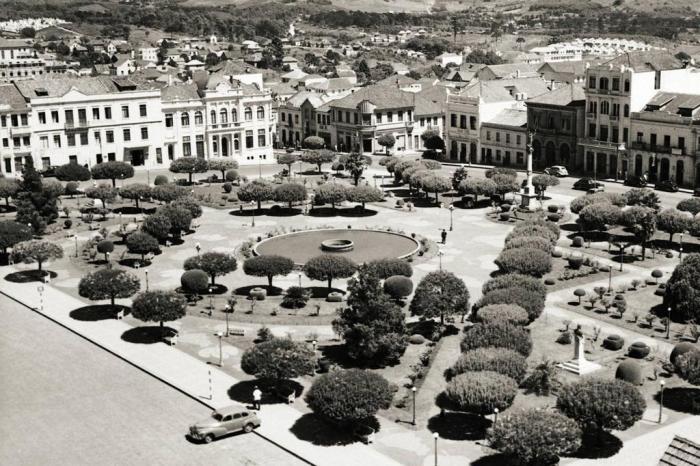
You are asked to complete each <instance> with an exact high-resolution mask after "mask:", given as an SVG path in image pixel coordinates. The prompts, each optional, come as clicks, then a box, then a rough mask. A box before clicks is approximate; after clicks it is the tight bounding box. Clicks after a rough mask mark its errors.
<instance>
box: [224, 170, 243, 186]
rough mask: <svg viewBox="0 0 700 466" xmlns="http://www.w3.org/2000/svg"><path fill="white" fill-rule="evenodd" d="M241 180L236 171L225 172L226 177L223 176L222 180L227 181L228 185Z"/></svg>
mask: <svg viewBox="0 0 700 466" xmlns="http://www.w3.org/2000/svg"><path fill="white" fill-rule="evenodd" d="M240 178H241V176H240V175H239V174H238V170H234V169H231V170H226V175H225V176H224V179H225V180H226V181H228V182H229V183H233V182H234V181H238V180H239V179H240Z"/></svg>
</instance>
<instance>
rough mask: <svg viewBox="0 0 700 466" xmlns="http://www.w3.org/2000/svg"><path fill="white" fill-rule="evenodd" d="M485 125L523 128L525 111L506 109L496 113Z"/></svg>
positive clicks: (525, 121) (525, 118) (524, 125)
mask: <svg viewBox="0 0 700 466" xmlns="http://www.w3.org/2000/svg"><path fill="white" fill-rule="evenodd" d="M487 123H492V124H495V125H502V126H515V127H519V128H520V127H522V128H524V127H526V126H527V110H524V109H518V108H507V109H505V110H501V111H500V112H498V113H497V114H496V115H495V116H494V117H493V118H491V119H490V120H488V121H487Z"/></svg>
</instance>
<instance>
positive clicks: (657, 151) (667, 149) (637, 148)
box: [625, 88, 700, 187]
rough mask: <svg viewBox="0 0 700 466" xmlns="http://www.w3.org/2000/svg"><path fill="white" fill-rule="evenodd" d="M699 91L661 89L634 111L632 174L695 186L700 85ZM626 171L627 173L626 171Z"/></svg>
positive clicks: (699, 153)
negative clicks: (682, 92) (661, 90)
mask: <svg viewBox="0 0 700 466" xmlns="http://www.w3.org/2000/svg"><path fill="white" fill-rule="evenodd" d="M696 90H697V91H698V94H680V93H675V92H658V93H657V94H656V95H654V97H652V98H651V100H649V102H647V104H646V105H645V106H644V108H643V109H642V110H641V111H639V112H632V114H631V125H632V126H631V132H632V136H631V137H632V141H631V142H630V145H629V146H630V147H629V150H628V154H629V156H628V158H627V160H628V166H627V169H628V170H629V174H634V175H637V176H642V175H647V177H648V179H649V180H650V181H665V180H673V181H675V182H676V183H678V184H679V185H681V186H685V187H695V186H697V184H698V180H699V179H700V165H698V157H699V156H700V95H699V94H700V88H696ZM625 175H626V174H625Z"/></svg>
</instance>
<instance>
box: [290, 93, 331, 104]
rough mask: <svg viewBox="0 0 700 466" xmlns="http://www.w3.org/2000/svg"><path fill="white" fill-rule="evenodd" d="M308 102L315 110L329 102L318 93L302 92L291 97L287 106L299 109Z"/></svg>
mask: <svg viewBox="0 0 700 466" xmlns="http://www.w3.org/2000/svg"><path fill="white" fill-rule="evenodd" d="M307 100H308V101H309V103H310V104H311V105H312V106H313V107H314V108H318V107H320V106H321V105H323V104H324V103H325V102H326V101H327V99H324V98H323V97H322V96H321V95H320V94H318V93H316V92H309V91H300V92H297V93H296V94H294V95H293V96H291V97H290V98H289V99H287V102H286V105H287V106H288V107H296V108H298V107H300V106H301V105H302V104H303V103H304V102H306V101H307Z"/></svg>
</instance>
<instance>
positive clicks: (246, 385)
mask: <svg viewBox="0 0 700 466" xmlns="http://www.w3.org/2000/svg"><path fill="white" fill-rule="evenodd" d="M255 387H259V388H260V391H262V398H261V400H260V404H263V405H272V404H280V403H285V402H286V400H285V399H284V398H283V397H282V396H281V395H280V393H278V390H277V389H276V388H275V387H273V386H272V385H270V384H269V383H268V382H266V381H263V380H242V381H240V382H238V383H236V384H234V385H231V386H230V387H229V389H228V391H227V393H228V397H229V398H230V399H232V400H233V401H237V402H239V403H243V404H246V405H248V404H250V407H251V408H252V406H253V405H252V403H253V390H255ZM282 387H283V391H285V392H286V391H287V389H288V391H289V392H291V391H292V390H294V396H295V397H297V398H298V397H300V396H301V395H302V393H304V386H303V385H301V384H300V383H299V382H296V381H294V380H284V381H283V382H282ZM285 395H286V393H285Z"/></svg>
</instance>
